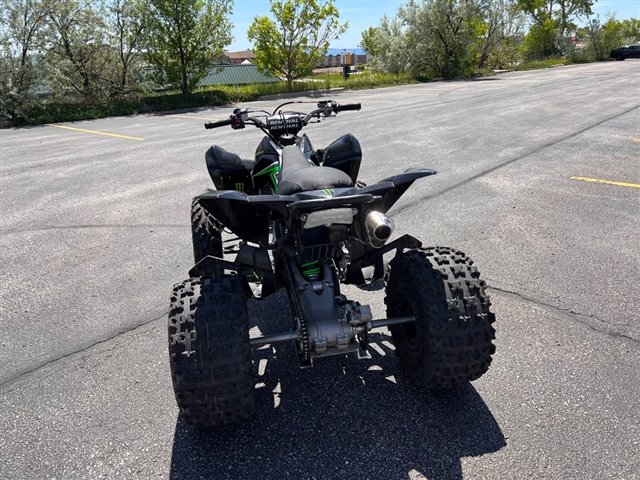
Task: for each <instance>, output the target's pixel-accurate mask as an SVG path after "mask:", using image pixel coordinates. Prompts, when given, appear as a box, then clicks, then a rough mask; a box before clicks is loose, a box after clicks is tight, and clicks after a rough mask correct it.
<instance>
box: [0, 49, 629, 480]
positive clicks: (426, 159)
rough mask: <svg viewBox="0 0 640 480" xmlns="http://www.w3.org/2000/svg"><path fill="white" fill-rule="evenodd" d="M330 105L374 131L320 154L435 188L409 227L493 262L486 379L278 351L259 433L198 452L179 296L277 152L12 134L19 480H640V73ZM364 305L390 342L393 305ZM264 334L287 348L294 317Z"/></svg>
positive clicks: (109, 123) (122, 132)
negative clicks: (213, 214)
mask: <svg viewBox="0 0 640 480" xmlns="http://www.w3.org/2000/svg"><path fill="white" fill-rule="evenodd" d="M327 98H333V99H334V100H337V101H338V102H339V103H350V102H361V103H362V107H363V108H362V111H361V112H344V113H341V114H340V115H338V116H337V117H336V118H332V119H329V120H326V121H324V122H323V123H322V124H320V125H315V124H314V125H310V126H309V127H308V128H307V129H306V130H305V131H306V133H307V134H308V135H309V136H310V138H311V140H312V141H313V143H314V145H315V146H316V147H321V146H325V145H327V144H328V143H330V142H331V141H333V140H334V139H335V138H337V137H338V136H340V135H342V134H343V133H347V132H349V133H353V134H354V135H355V136H356V137H357V138H358V139H359V140H360V142H361V144H362V148H363V152H364V157H363V163H362V168H361V175H360V176H361V179H362V180H363V181H365V182H367V183H370V182H374V181H377V180H379V179H382V178H384V177H386V176H390V175H391V174H393V173H398V172H402V171H403V170H405V169H406V168H410V167H426V168H433V169H434V170H436V171H437V172H438V174H437V175H435V176H433V177H428V178H426V179H423V180H420V181H418V182H416V183H415V184H414V186H413V187H412V188H411V189H410V190H409V191H408V192H407V193H406V194H405V195H404V196H403V197H402V199H401V200H400V201H399V202H398V203H397V204H396V206H395V207H394V209H393V210H392V211H391V212H390V213H391V214H392V215H393V216H394V218H395V221H396V232H397V233H399V234H403V233H409V234H411V235H413V236H415V237H417V238H419V239H421V240H422V241H423V243H424V244H425V245H436V244H437V245H451V246H454V247H457V248H459V249H461V250H463V251H465V252H466V253H467V254H468V255H469V256H470V257H471V258H472V259H474V260H475V262H476V264H477V265H478V267H479V269H480V271H481V272H482V274H483V277H484V278H485V279H486V280H487V282H488V284H489V285H490V290H489V293H490V294H491V297H492V301H493V304H494V307H493V309H494V311H495V313H496V317H497V322H496V330H497V340H496V344H497V352H496V355H495V357H494V362H493V365H492V367H491V369H490V370H489V372H488V373H487V374H486V375H485V376H484V377H482V378H481V379H480V380H478V381H476V382H474V383H473V384H472V385H470V386H469V387H468V388H467V389H465V390H464V391H462V392H459V393H458V394H457V395H456V396H455V397H451V396H446V395H434V394H430V393H429V392H425V391H422V390H420V389H417V388H415V387H413V386H411V385H409V384H408V383H407V381H406V379H405V378H404V377H403V376H402V374H401V373H400V372H399V365H398V363H397V361H396V358H395V355H394V354H393V352H392V345H391V343H390V340H391V339H390V337H389V336H388V334H387V333H386V331H384V330H383V331H380V332H379V333H377V334H375V335H373V342H374V344H373V352H372V354H373V358H372V359H371V360H368V361H358V360H357V359H356V358H354V357H345V358H332V359H326V360H322V361H318V362H316V367H315V368H313V369H307V370H300V369H299V368H298V367H297V363H296V356H295V350H294V348H293V347H292V346H289V345H281V346H277V347H273V348H267V349H261V350H258V351H255V362H254V366H255V372H256V383H257V393H258V406H259V413H260V415H259V416H258V417H256V419H255V420H254V421H252V422H248V423H244V424H241V425H237V426H232V427H228V428H225V429H223V430H221V431H217V432H215V433H207V434H202V433H198V432H195V431H193V430H192V429H190V428H189V427H187V426H186V425H184V424H183V422H182V421H181V420H180V418H179V417H178V411H177V408H176V406H175V401H174V398H173V391H172V388H171V378H170V374H169V365H168V359H167V346H166V336H167V333H166V313H167V310H168V298H169V292H170V290H171V287H172V285H173V284H174V283H176V282H178V281H180V280H182V279H184V278H186V277H187V275H188V274H187V272H188V270H189V269H190V268H191V266H192V265H191V262H192V250H191V239H190V227H189V207H190V203H191V198H192V197H193V196H194V195H196V194H198V193H200V192H201V191H202V190H203V189H204V188H206V187H209V186H210V183H211V180H210V179H209V176H208V174H207V172H206V168H205V164H204V152H205V150H206V149H207V148H208V147H209V145H211V144H214V143H215V144H219V145H221V146H223V147H224V148H226V149H227V150H231V151H234V152H237V153H239V154H241V155H243V156H246V157H250V156H252V155H253V152H254V150H255V147H256V145H257V143H258V141H259V139H260V138H261V137H260V135H261V134H260V132H259V131H258V130H256V129H249V128H247V129H245V130H241V131H233V130H231V129H230V128H229V129H218V130H213V131H205V130H204V129H203V128H202V124H203V123H204V121H206V120H218V119H222V118H225V117H226V116H227V115H228V114H229V113H230V110H231V107H227V108H216V109H201V110H198V111H192V112H181V113H176V114H173V113H168V114H165V115H160V114H159V115H140V116H135V117H124V118H109V119H101V120H95V121H85V122H75V123H69V124H58V125H49V126H39V127H33V128H24V129H13V130H2V131H0V137H1V140H0V142H1V143H0V148H1V150H0V154H1V161H0V182H1V183H0V213H1V217H0V261H1V266H0V268H1V270H0V326H1V327H2V331H3V335H2V338H1V339H0V361H1V364H2V366H3V368H2V370H0V404H1V405H2V407H3V411H4V412H5V414H4V415H3V416H2V418H1V419H0V451H2V452H3V453H2V457H3V458H2V461H1V462H0V478H20V479H29V478H102V477H105V478H164V477H171V478H215V479H222V478H229V479H237V478H279V479H281V478H291V479H302V478H316V479H333V478H335V479H342V478H371V479H401V478H402V479H404V478H411V479H420V478H430V479H431V478H434V479H441V478H445V479H458V478H474V477H475V478H483V479H484V478H505V479H518V478H563V479H565V478H579V479H582V478H598V479H602V478H619V479H632V478H639V477H640V459H639V458H640V457H639V456H638V451H640V420H639V418H640V416H639V415H638V412H639V410H638V398H640V368H639V366H640V348H639V343H638V342H639V341H640V241H639V238H640V100H639V99H640V62H639V61H625V62H606V63H600V64H588V65H576V66H568V67H561V68H554V69H548V70H541V71H533V72H513V73H507V74H503V75H500V76H496V77H490V78H486V79H479V80H475V81H457V82H438V83H429V84H418V85H410V86H402V87H394V88H385V89H378V90H366V91H356V92H339V93H335V94H334V95H333V96H332V97H327ZM300 99H301V100H308V101H312V102H314V101H316V99H314V98H305V97H301V98H300ZM278 103H279V102H277V101H261V102H255V103H252V104H248V105H247V106H250V107H252V108H264V107H269V108H271V109H272V108H273V107H275V106H276V105H277V104H278ZM303 107H304V106H303ZM308 107H309V109H311V108H313V107H312V105H309V106H308ZM345 293H346V294H347V295H348V296H349V297H351V298H354V299H356V300H359V301H360V302H362V303H368V304H371V306H372V309H373V312H374V316H377V317H381V316H384V304H383V297H384V293H383V291H376V292H365V291H361V290H358V289H355V288H349V289H346V291H345ZM250 314H251V317H252V325H259V328H260V329H261V330H262V331H263V332H272V331H273V332H274V331H276V330H278V329H279V328H282V326H286V325H288V324H289V322H290V317H289V312H288V305H287V302H286V298H284V296H283V295H277V296H275V297H272V298H269V299H267V300H265V301H264V302H257V301H252V302H250Z"/></svg>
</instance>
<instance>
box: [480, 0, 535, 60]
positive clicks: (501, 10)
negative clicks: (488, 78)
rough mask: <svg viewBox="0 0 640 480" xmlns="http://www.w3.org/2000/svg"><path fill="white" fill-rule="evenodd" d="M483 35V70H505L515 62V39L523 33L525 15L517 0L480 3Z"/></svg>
mask: <svg viewBox="0 0 640 480" xmlns="http://www.w3.org/2000/svg"><path fill="white" fill-rule="evenodd" d="M480 10H481V12H482V21H481V22H482V23H481V27H480V32H481V33H482V39H481V45H482V46H481V48H480V59H479V61H478V64H479V66H480V67H481V68H484V67H488V66H490V67H493V68H503V67H505V66H508V65H510V64H511V63H513V62H514V61H515V49H514V39H515V38H516V37H518V36H520V34H521V33H522V29H523V26H524V15H523V14H522V13H521V12H520V10H519V9H518V8H517V6H516V3H515V0H485V1H483V2H481V3H480Z"/></svg>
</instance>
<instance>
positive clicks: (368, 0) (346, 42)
mask: <svg viewBox="0 0 640 480" xmlns="http://www.w3.org/2000/svg"><path fill="white" fill-rule="evenodd" d="M233 3H234V6H233V10H234V11H233V16H232V17H231V20H232V22H233V24H234V29H233V37H234V40H233V43H232V44H231V45H230V46H229V48H228V49H229V50H231V51H235V50H246V49H248V48H250V47H251V44H250V43H249V40H247V30H248V29H249V25H250V24H251V22H252V21H253V18H254V17H255V16H258V15H268V14H269V0H235V1H234V2H233ZM335 3H336V6H337V7H338V10H339V11H340V19H341V20H342V21H345V20H347V21H348V22H349V30H347V32H346V33H345V34H344V35H343V36H342V37H340V39H339V40H336V41H334V42H332V44H331V47H333V48H354V47H357V46H358V44H359V43H360V34H361V33H362V31H364V30H365V29H366V28H367V27H370V26H375V25H377V24H378V23H379V21H380V18H382V16H383V15H387V16H393V15H394V14H395V13H396V11H397V10H398V7H399V6H400V5H402V4H403V3H405V1H404V0H335ZM593 12H594V14H596V13H597V14H599V15H600V18H602V19H603V20H604V18H605V17H606V16H607V13H609V12H610V13H613V14H614V15H615V17H616V18H617V19H618V20H623V19H625V18H631V17H634V18H640V0H601V1H600V2H596V3H595V5H594V8H593Z"/></svg>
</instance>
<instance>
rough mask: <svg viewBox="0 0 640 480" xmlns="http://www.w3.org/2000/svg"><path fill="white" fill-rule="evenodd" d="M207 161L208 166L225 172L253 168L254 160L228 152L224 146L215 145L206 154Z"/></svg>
mask: <svg viewBox="0 0 640 480" xmlns="http://www.w3.org/2000/svg"><path fill="white" fill-rule="evenodd" d="M205 159H206V161H207V168H208V169H209V170H211V169H212V168H215V169H218V170H222V171H223V172H230V171H234V170H238V169H247V170H249V171H251V170H253V165H254V163H255V162H254V161H253V160H249V159H244V158H240V155H237V154H235V153H231V152H227V151H226V150H225V149H224V148H222V147H219V146H218V145H214V146H213V147H211V148H210V149H209V150H207V153H206V154H205Z"/></svg>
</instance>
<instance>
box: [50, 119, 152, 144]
mask: <svg viewBox="0 0 640 480" xmlns="http://www.w3.org/2000/svg"><path fill="white" fill-rule="evenodd" d="M46 126H47V127H55V128H64V129H65V130H73V131H74V132H81V133H92V134H94V135H103V136H105V137H115V138H124V139H125V140H136V141H138V142H141V141H143V140H144V138H141V137H131V136H129V135H120V134H119V133H108V132H99V131H98V130H85V129H84V128H75V127H67V126H66V125H55V124H53V123H47V124H46Z"/></svg>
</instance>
